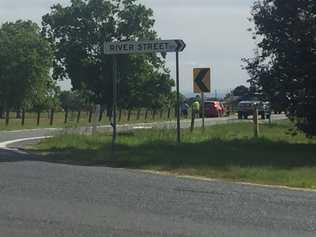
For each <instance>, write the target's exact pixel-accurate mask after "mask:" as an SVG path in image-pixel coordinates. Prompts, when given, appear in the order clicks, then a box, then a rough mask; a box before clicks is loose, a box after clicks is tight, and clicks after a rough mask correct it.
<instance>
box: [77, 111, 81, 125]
mask: <svg viewBox="0 0 316 237" xmlns="http://www.w3.org/2000/svg"><path fill="white" fill-rule="evenodd" d="M80 115H81V110H80V109H79V111H78V114H77V123H79V122H80Z"/></svg>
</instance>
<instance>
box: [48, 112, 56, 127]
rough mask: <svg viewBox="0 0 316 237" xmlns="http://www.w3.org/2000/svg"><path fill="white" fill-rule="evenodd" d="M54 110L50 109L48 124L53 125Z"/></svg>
mask: <svg viewBox="0 0 316 237" xmlns="http://www.w3.org/2000/svg"><path fill="white" fill-rule="evenodd" d="M54 112H55V110H54V109H51V111H50V121H49V125H50V126H53V123H54Z"/></svg>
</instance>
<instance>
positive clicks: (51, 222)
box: [0, 150, 316, 237]
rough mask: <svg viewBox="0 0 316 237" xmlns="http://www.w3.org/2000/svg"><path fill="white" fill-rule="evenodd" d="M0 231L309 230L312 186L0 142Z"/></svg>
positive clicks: (22, 236) (314, 226)
mask: <svg viewBox="0 0 316 237" xmlns="http://www.w3.org/2000/svg"><path fill="white" fill-rule="evenodd" d="M0 236H1V237H43V236H45V237H50V236H54V237H57V236H58V237H60V236H65V237H80V236H85V237H86V236H87V237H94V236H102V237H104V236H128V237H134V236H135V237H140V236H146V237H148V236H207V237H209V236H220V237H221V236H233V237H236V236H242V237H247V236H249V237H250V236H251V237H253V236H265V237H266V236H278V237H282V236H284V237H290V236H293V237H294V236H311V237H315V236H316V192H303V191H291V190H285V189H278V188H264V187H255V186H247V185H240V184H231V183H225V182H220V181H214V182H209V181H198V180H191V179H187V178H178V177H169V176H160V175H154V174H147V173H143V172H140V171H133V170H125V169H114V168H107V167H84V166H70V165H63V164H55V163H46V162H42V161H36V160H34V159H33V158H32V157H30V156H28V155H24V154H18V153H15V152H12V151H5V150H0Z"/></svg>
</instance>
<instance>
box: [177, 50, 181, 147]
mask: <svg viewBox="0 0 316 237" xmlns="http://www.w3.org/2000/svg"><path fill="white" fill-rule="evenodd" d="M176 65H177V66H176V69H177V70H176V71H177V72H176V77H177V78H176V86H177V143H178V144H180V142H181V135H180V129H181V128H180V91H179V90H180V89H179V52H178V51H177V52H176Z"/></svg>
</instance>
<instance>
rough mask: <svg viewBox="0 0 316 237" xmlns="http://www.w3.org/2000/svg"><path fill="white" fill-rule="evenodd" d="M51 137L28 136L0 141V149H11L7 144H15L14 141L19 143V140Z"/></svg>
mask: <svg viewBox="0 0 316 237" xmlns="http://www.w3.org/2000/svg"><path fill="white" fill-rule="evenodd" d="M50 137H52V136H42V137H27V138H20V139H15V140H10V141H5V142H0V149H6V150H10V149H9V148H7V146H8V145H10V144H14V143H18V142H25V141H34V140H41V139H46V138H50Z"/></svg>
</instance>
